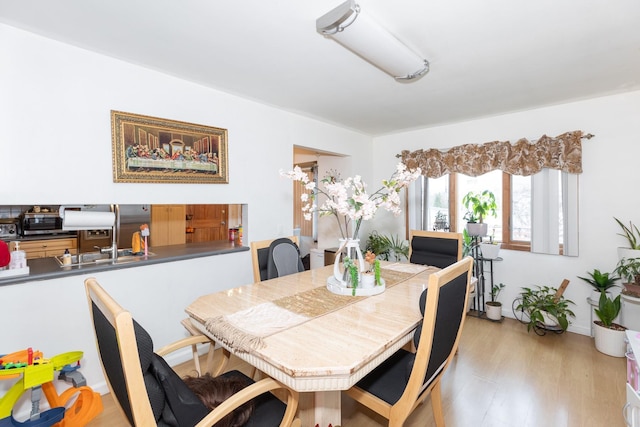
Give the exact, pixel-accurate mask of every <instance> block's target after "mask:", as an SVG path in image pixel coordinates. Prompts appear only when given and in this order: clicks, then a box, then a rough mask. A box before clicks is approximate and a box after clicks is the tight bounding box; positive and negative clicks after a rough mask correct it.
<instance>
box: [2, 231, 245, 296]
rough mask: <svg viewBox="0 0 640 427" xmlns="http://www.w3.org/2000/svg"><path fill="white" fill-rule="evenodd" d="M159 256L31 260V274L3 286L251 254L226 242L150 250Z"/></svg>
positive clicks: (17, 277)
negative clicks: (69, 262)
mask: <svg viewBox="0 0 640 427" xmlns="http://www.w3.org/2000/svg"><path fill="white" fill-rule="evenodd" d="M149 249H150V250H151V252H153V253H154V254H155V255H153V256H148V257H146V259H145V257H144V256H142V257H140V258H142V259H140V260H137V261H133V262H127V263H122V264H112V263H109V262H106V263H98V264H95V265H93V264H91V265H81V266H72V267H64V268H63V267H61V266H60V264H59V263H58V261H57V260H56V259H55V258H53V257H49V258H38V259H31V260H29V261H28V262H27V265H28V266H29V270H30V271H29V274H28V275H25V276H16V277H9V278H6V279H2V278H0V286H6V285H14V284H18V283H25V282H31V281H35V280H48V279H57V278H61V277H67V276H74V275H80V274H87V273H94V272H101V271H109V270H119V269H123V268H135V267H142V266H147V265H153V264H161V263H166V262H172V261H183V260H188V259H193V258H201V257H208V256H213V255H223V254H228V253H233V252H242V251H248V250H249V248H248V247H247V246H237V245H235V244H233V243H231V242H228V241H226V240H221V241H214V242H202V243H187V244H182V245H171V246H158V247H153V248H149Z"/></svg>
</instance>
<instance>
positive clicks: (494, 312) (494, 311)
mask: <svg viewBox="0 0 640 427" xmlns="http://www.w3.org/2000/svg"><path fill="white" fill-rule="evenodd" d="M504 287H505V286H504V283H499V284H497V285H493V286H492V287H491V291H490V295H491V301H487V302H486V303H485V305H486V307H485V311H486V314H487V318H489V319H491V320H500V319H502V303H501V302H500V301H498V295H500V292H501V291H502V290H503V289H504Z"/></svg>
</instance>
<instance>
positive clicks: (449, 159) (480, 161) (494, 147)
mask: <svg viewBox="0 0 640 427" xmlns="http://www.w3.org/2000/svg"><path fill="white" fill-rule="evenodd" d="M591 137H593V135H591V134H586V135H585V134H583V133H582V131H579V130H578V131H573V132H566V133H563V134H562V135H558V136H556V137H555V138H552V137H549V136H546V135H543V136H542V137H541V138H540V139H538V140H537V141H535V142H530V141H529V140H527V139H526V138H522V139H520V140H518V141H517V142H516V143H514V144H512V143H511V142H509V141H494V142H487V143H484V144H464V145H460V146H457V147H453V148H451V149H449V150H447V151H440V150H438V149H435V148H432V149H428V150H416V151H412V152H409V151H408V150H403V151H402V153H401V154H400V157H401V158H402V162H403V163H404V164H405V165H407V167H408V168H415V167H420V168H421V169H422V174H423V175H424V176H426V177H428V178H439V177H441V176H442V175H446V174H449V173H453V172H458V173H462V174H465V175H467V176H478V175H482V174H484V173H487V172H490V171H492V170H496V169H500V170H502V171H504V172H507V173H510V174H512V175H523V176H529V175H533V174H535V173H538V172H540V171H541V170H542V169H543V168H548V169H558V170H561V171H563V172H568V173H572V174H579V173H582V138H587V139H589V138H591Z"/></svg>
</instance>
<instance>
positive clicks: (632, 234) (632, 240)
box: [613, 217, 640, 259]
mask: <svg viewBox="0 0 640 427" xmlns="http://www.w3.org/2000/svg"><path fill="white" fill-rule="evenodd" d="M613 219H615V220H616V222H617V223H618V225H619V226H620V228H621V229H622V233H618V236H622V237H624V238H625V239H627V242H628V243H629V247H627V248H623V247H619V248H618V259H622V258H640V230H638V227H637V226H635V225H633V223H632V222H631V221H629V226H628V227H627V226H626V225H625V224H623V223H622V221H620V220H619V219H618V218H616V217H613Z"/></svg>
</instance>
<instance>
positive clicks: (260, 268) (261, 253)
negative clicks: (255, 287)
mask: <svg viewBox="0 0 640 427" xmlns="http://www.w3.org/2000/svg"><path fill="white" fill-rule="evenodd" d="M281 239H288V240H289V241H290V242H293V243H295V245H296V247H298V245H299V240H298V236H290V237H283V238H281ZM276 240H280V239H270V240H261V241H257V242H251V245H250V247H251V263H252V265H253V280H254V282H261V281H263V280H267V279H268V278H269V277H268V268H269V247H270V246H271V244H272V243H273V242H275V241H276ZM298 258H300V252H299V251H298ZM300 263H301V264H302V261H300Z"/></svg>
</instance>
